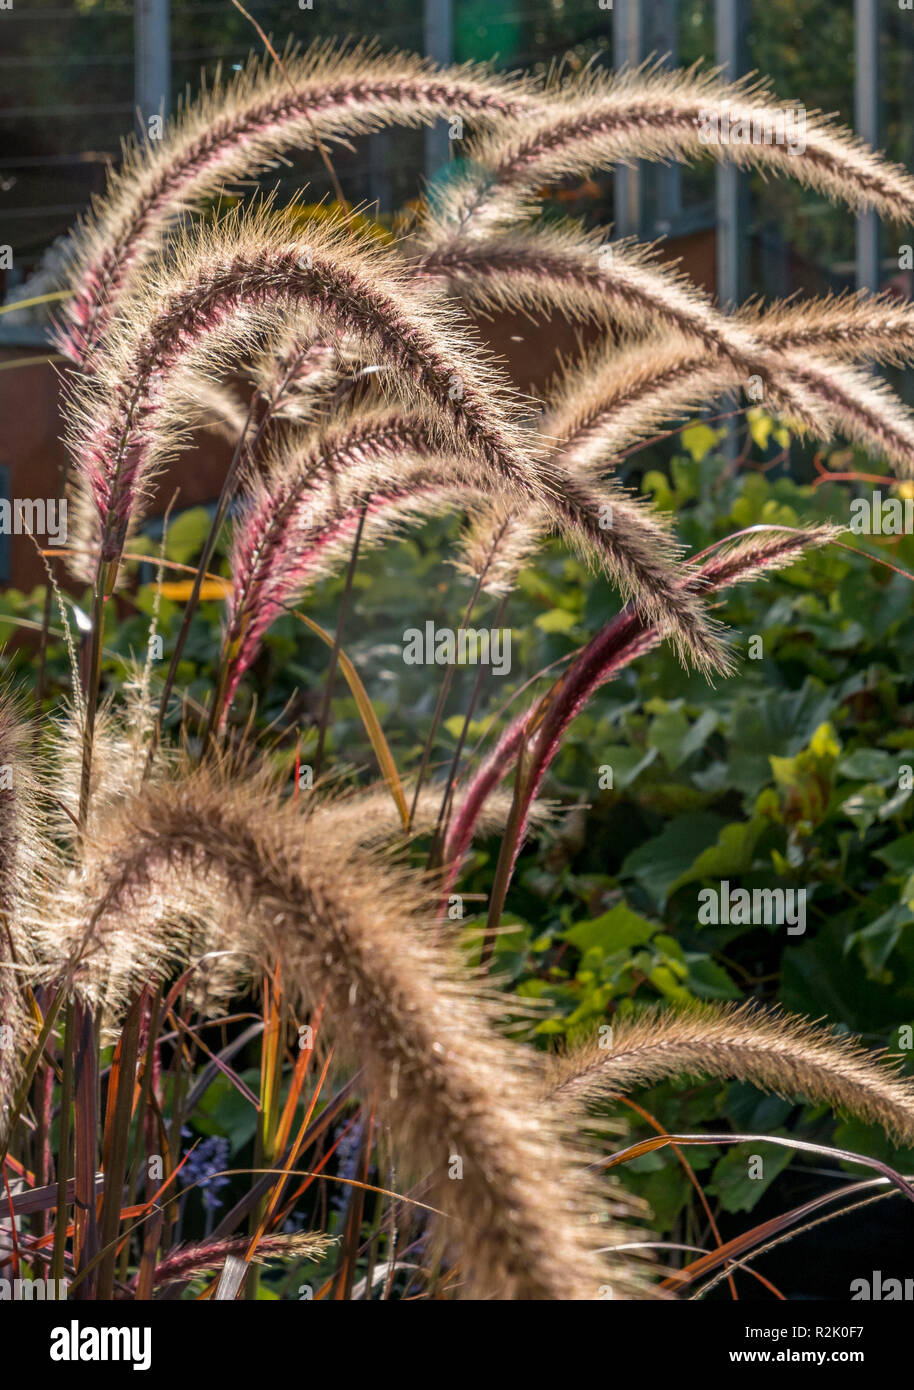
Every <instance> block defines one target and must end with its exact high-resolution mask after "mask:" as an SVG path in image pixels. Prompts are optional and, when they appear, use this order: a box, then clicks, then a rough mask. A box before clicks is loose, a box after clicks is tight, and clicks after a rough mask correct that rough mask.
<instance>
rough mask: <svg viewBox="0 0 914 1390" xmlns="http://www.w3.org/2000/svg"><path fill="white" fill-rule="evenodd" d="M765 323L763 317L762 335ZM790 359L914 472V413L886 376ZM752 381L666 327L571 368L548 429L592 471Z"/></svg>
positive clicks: (901, 466)
mask: <svg viewBox="0 0 914 1390" xmlns="http://www.w3.org/2000/svg"><path fill="white" fill-rule="evenodd" d="M764 331H765V330H764V325H759V336H760V337H763V334H764ZM782 358H783V370H784V372H785V373H789V374H790V375H791V376H792V377H793V378H794V380H795V381H796V382H797V384H798V385H799V386H801V387H803V388H804V389H805V390H807V391H808V392H809V393H810V394H814V395H815V396H816V398H817V400H818V401H819V402H820V404H821V406H822V409H823V412H824V414H825V416H826V419H827V421H828V422H829V424H830V426H831V428H832V430H834V431H836V432H840V433H841V434H843V435H845V436H846V437H847V438H848V439H851V440H853V441H854V442H855V443H860V444H862V445H864V446H865V447H867V448H869V449H871V450H872V451H873V452H874V453H875V454H876V455H877V456H879V457H883V458H886V459H887V460H888V461H889V462H890V463H892V464H893V465H894V466H895V467H896V468H898V470H899V471H900V472H902V473H904V474H907V473H909V472H910V471H911V470H912V467H914V417H912V415H911V412H910V411H909V410H908V409H907V407H906V406H904V405H903V404H902V403H901V402H900V401H899V400H898V398H897V397H896V396H895V395H894V394H893V393H892V392H891V391H890V390H889V388H888V387H887V386H886V385H885V383H884V382H879V381H878V380H875V381H874V380H873V378H872V377H870V376H869V375H868V374H867V373H865V372H862V371H858V370H855V369H854V368H853V367H851V366H848V365H847V364H845V363H842V362H831V361H828V360H827V359H825V358H815V357H812V356H810V355H809V354H808V353H806V352H803V351H800V350H798V351H797V352H795V353H794V352H790V351H784V352H783V353H782ZM744 384H745V382H744V381H743V379H742V378H741V376H740V375H739V373H737V372H736V371H735V370H734V369H733V368H732V367H731V366H729V365H728V364H727V363H724V362H720V361H718V362H713V361H709V360H708V357H707V355H706V354H705V353H702V352H696V351H695V349H694V348H693V347H691V346H690V344H689V342H688V340H687V339H683V338H681V337H675V336H672V335H665V336H664V337H663V338H662V339H659V338H658V339H656V340H653V341H648V342H646V343H643V344H640V345H638V346H636V347H633V348H630V349H626V350H624V351H621V352H619V351H618V350H617V351H611V350H608V349H605V348H604V349H598V350H597V351H595V352H593V353H591V354H589V355H588V356H587V357H585V359H584V360H583V362H582V363H580V364H578V365H577V366H575V367H573V368H572V369H571V370H570V371H569V372H568V373H567V374H566V376H565V378H564V381H563V382H562V383H561V385H560V386H559V388H558V390H557V391H556V392H555V394H554V396H553V397H552V401H551V406H552V408H551V411H550V413H549V415H548V416H547V418H546V420H545V421H544V424H543V430H544V433H548V434H549V435H550V436H551V437H553V438H554V440H555V442H556V443H555V447H556V448H557V449H558V450H559V451H560V454H561V457H562V459H563V461H564V462H565V464H566V465H567V466H568V467H569V468H572V469H574V470H581V471H583V472H584V473H585V474H590V473H591V472H593V471H594V470H596V471H599V470H601V469H603V468H606V467H610V466H611V465H612V463H613V461H614V460H615V459H616V458H617V456H618V455H619V454H620V453H622V452H623V451H624V450H627V449H631V448H632V447H633V446H634V445H636V444H637V443H638V442H640V441H642V440H644V439H646V438H649V437H650V436H651V435H652V434H654V433H656V431H657V430H658V428H660V427H661V426H662V425H663V424H664V423H666V422H668V421H670V420H672V419H675V418H677V417H682V416H687V415H688V414H690V413H691V412H693V411H694V410H695V409H696V407H697V406H699V405H701V404H704V403H706V402H708V401H710V400H713V399H714V398H715V397H717V396H720V395H722V394H725V393H727V392H729V391H736V390H739V388H740V387H741V386H743V385H744ZM826 437H828V436H826Z"/></svg>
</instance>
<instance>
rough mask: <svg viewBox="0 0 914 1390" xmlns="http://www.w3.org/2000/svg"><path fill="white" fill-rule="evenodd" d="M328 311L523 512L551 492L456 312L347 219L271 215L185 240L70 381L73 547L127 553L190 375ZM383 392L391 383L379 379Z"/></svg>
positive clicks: (219, 370)
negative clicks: (520, 501) (90, 365)
mask: <svg viewBox="0 0 914 1390" xmlns="http://www.w3.org/2000/svg"><path fill="white" fill-rule="evenodd" d="M302 307H308V308H311V309H314V310H319V311H320V312H321V313H322V314H323V316H324V319H325V321H326V323H327V325H328V326H331V325H332V326H333V327H334V329H335V330H336V331H337V332H339V333H341V334H343V335H344V336H345V335H354V336H356V337H358V338H360V339H361V341H362V342H363V344H366V345H368V346H369V348H370V351H371V352H372V353H374V354H376V359H377V360H378V361H380V362H383V363H385V364H386V365H388V366H390V367H392V368H393V369H394V371H395V376H396V387H397V391H398V392H399V393H404V392H407V393H409V394H410V395H411V397H412V399H413V400H414V401H421V403H422V405H423V407H424V409H425V411H426V412H427V418H428V419H429V420H430V421H433V422H434V424H435V426H436V427H437V429H438V430H439V432H440V436H441V438H442V441H443V442H446V443H447V444H449V445H450V446H451V448H452V449H453V450H454V451H456V452H460V453H462V454H465V455H466V456H468V457H471V458H473V459H474V460H476V461H477V462H478V463H480V464H481V465H482V466H484V467H487V468H489V469H491V470H492V472H493V474H494V475H495V476H496V477H497V478H498V479H499V481H500V482H501V483H502V484H503V485H504V486H507V487H509V488H514V489H516V491H517V493H518V495H519V496H525V497H527V498H528V499H533V500H535V499H537V498H540V497H542V496H543V495H544V494H545V493H546V491H547V483H546V482H545V480H544V478H543V475H542V472H541V470H540V469H539V468H538V466H537V463H536V449H535V447H534V441H533V439H532V437H531V435H530V433H529V431H525V432H522V431H521V428H520V422H519V418H518V397H517V394H516V392H514V391H513V389H511V388H510V386H509V383H508V382H507V379H506V378H505V377H504V375H503V374H502V372H501V370H500V369H499V368H497V367H496V365H495V363H494V362H493V360H492V359H491V357H490V356H489V355H488V354H487V353H486V352H485V351H484V350H483V349H482V348H481V346H480V344H479V341H478V338H476V336H475V335H474V334H473V333H472V332H471V331H470V329H469V327H468V324H467V321H466V320H465V319H464V318H463V317H462V316H461V315H460V314H459V312H458V311H457V309H456V308H455V307H454V306H452V305H449V304H446V303H444V302H441V301H438V300H432V299H431V298H430V297H429V296H427V295H424V296H421V297H417V296H416V295H415V294H414V293H412V292H411V291H410V290H409V286H408V277H407V276H406V274H405V271H404V269H403V267H402V264H401V263H399V262H398V261H397V260H396V259H395V258H394V257H392V256H391V255H390V253H389V252H387V251H385V250H384V249H383V248H381V247H379V246H378V245H377V244H376V243H374V242H371V241H370V240H369V239H367V238H365V237H362V238H359V237H357V236H354V235H353V233H352V232H351V230H350V229H349V228H348V227H347V225H346V223H345V222H344V221H342V220H333V219H328V220H326V221H323V222H320V223H318V222H313V223H308V224H306V225H305V226H301V225H300V224H299V223H293V221H292V220H290V218H289V217H288V215H286V214H283V213H280V212H274V211H272V210H271V209H269V208H266V209H262V210H259V211H256V212H254V213H250V212H243V213H239V214H237V215H236V214H230V215H229V216H228V217H226V218H225V219H224V220H223V221H222V222H220V223H218V224H217V225H216V226H215V227H206V228H199V229H195V230H193V231H191V232H188V233H186V234H185V235H184V236H183V237H182V239H181V240H180V242H179V243H178V244H177V246H176V248H175V250H174V253H173V254H172V255H170V256H167V257H163V258H162V259H160V260H159V261H157V262H155V263H154V264H153V266H152V267H151V268H150V269H149V271H148V272H147V273H146V274H144V276H143V277H141V280H140V282H139V284H138V287H137V289H136V292H135V294H134V295H132V296H131V297H130V298H129V301H128V300H125V303H124V313H123V315H122V316H121V317H120V318H119V320H118V323H117V327H116V329H113V330H112V332H111V333H110V334H109V336H108V338H107V339H106V344H105V351H104V355H103V357H101V358H100V359H99V361H98V362H97V364H96V372H95V375H94V376H93V377H92V378H91V379H86V378H79V379H77V380H75V381H74V382H73V383H72V384H71V396H70V401H69V406H70V418H71V421H72V424H71V430H70V438H69V443H70V448H71V452H72V455H73V458H74V461H75V464H76V468H77V473H78V476H79V480H80V490H79V493H78V498H77V507H76V509H75V510H76V512H77V522H76V524H75V525H74V527H73V528H72V529H73V531H74V538H73V544H74V548H75V549H76V550H77V551H78V552H79V553H80V555H82V556H83V557H92V556H93V555H100V558H101V561H102V563H104V564H107V565H111V564H113V563H114V562H115V561H116V560H117V559H118V558H119V556H120V554H121V551H122V548H123V544H124V540H125V538H126V536H127V535H128V534H129V532H130V530H131V528H132V527H133V526H135V524H136V522H137V520H138V517H139V515H140V512H141V509H142V506H143V503H144V500H145V498H146V497H147V496H148V493H149V491H150V488H151V485H152V481H153V479H154V477H155V475H156V472H157V470H158V469H159V468H160V467H161V465H162V463H163V462H164V460H165V459H167V458H168V457H169V456H170V455H171V454H172V453H173V452H174V450H175V448H176V447H177V444H178V443H179V442H180V440H181V438H182V437H183V436H184V434H185V433H186V423H185V421H184V419H183V417H182V416H181V414H180V411H179V410H177V409H176V408H175V404H174V393H175V390H176V389H177V392H178V394H179V396H180V394H181V381H182V376H183V375H184V373H186V372H191V373H194V374H196V373H199V372H205V373H208V374H211V375H214V376H217V377H218V376H221V375H223V374H224V373H225V372H226V371H227V370H229V369H230V368H231V367H232V366H233V365H234V364H235V362H236V361H237V359H238V357H239V356H240V355H243V354H244V352H245V351H246V350H247V349H248V348H250V347H252V346H253V345H254V343H255V342H256V341H257V340H258V339H260V338H261V337H262V335H263V334H264V333H265V332H268V331H270V330H272V329H276V328H278V327H279V326H280V325H281V323H282V320H283V316H284V314H286V313H288V312H290V311H298V310H300V309H301V308H302ZM382 385H383V382H382Z"/></svg>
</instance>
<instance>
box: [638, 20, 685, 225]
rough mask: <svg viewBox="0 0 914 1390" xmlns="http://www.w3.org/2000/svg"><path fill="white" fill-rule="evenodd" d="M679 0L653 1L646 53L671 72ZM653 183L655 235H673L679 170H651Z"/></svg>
mask: <svg viewBox="0 0 914 1390" xmlns="http://www.w3.org/2000/svg"><path fill="white" fill-rule="evenodd" d="M678 20H679V0H654V5H653V8H652V10H651V14H650V21H649V22H650V32H649V37H648V40H647V42H646V44H645V49H646V51H647V52H648V53H654V54H655V55H656V56H657V57H658V58H662V59H664V63H665V66H667V67H671V68H674V67H675V66H676V64H677V62H678V61H679V23H678ZM651 169H652V172H653V175H654V178H655V181H656V190H657V198H656V208H655V217H654V224H655V225H654V233H653V234H654V235H658V236H669V235H670V233H671V232H675V229H676V226H677V224H678V222H679V219H680V217H681V215H682V169H681V166H680V165H678V164H676V163H675V162H674V163H672V164H669V165H663V164H654V165H652V166H651Z"/></svg>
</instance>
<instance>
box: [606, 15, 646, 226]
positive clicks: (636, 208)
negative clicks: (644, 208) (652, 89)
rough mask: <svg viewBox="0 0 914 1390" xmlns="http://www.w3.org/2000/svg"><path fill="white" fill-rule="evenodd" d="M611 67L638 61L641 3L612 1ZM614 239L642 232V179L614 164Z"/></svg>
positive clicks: (632, 63)
mask: <svg viewBox="0 0 914 1390" xmlns="http://www.w3.org/2000/svg"><path fill="white" fill-rule="evenodd" d="M612 13H613V67H614V68H615V69H616V70H617V71H618V69H619V68H622V67H633V66H635V65H636V64H637V63H639V62H640V61H641V0H614V4H613V12H612ZM613 210H614V221H615V227H614V230H615V235H616V236H617V237H623V236H637V235H638V232H639V231H640V229H641V176H640V171H639V169H638V166H637V165H635V166H634V167H632V168H629V167H626V166H625V165H622V164H617V165H616V167H615V170H614V172H613Z"/></svg>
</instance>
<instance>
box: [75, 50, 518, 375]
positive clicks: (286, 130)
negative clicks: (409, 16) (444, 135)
mask: <svg viewBox="0 0 914 1390" xmlns="http://www.w3.org/2000/svg"><path fill="white" fill-rule="evenodd" d="M533 92H535V84H533V83H531V82H529V81H524V80H520V79H516V78H504V77H496V76H494V75H493V74H492V73H490V72H488V71H486V70H485V69H484V68H481V67H477V66H473V65H467V66H465V67H457V68H448V69H443V70H442V69H439V68H437V67H436V66H435V65H434V64H433V63H431V62H429V61H426V60H424V59H421V58H417V57H412V56H409V55H406V54H402V53H379V52H378V51H377V49H376V47H375V45H373V44H359V45H355V46H351V45H349V46H347V45H342V46H341V45H337V44H333V43H326V42H319V43H316V44H314V45H313V46H312V47H311V48H310V49H309V50H308V52H307V53H305V54H304V55H300V56H296V55H295V54H294V53H287V54H286V56H285V57H284V59H283V62H282V66H281V68H280V67H277V66H274V65H273V64H272V63H263V62H260V61H259V60H257V59H252V60H251V61H250V62H249V63H248V65H247V67H246V68H245V70H244V71H243V72H241V73H239V74H238V76H237V77H233V78H232V80H231V81H230V82H228V83H225V84H223V83H221V82H219V81H217V83H216V85H215V86H214V87H213V88H212V89H211V90H210V91H208V92H207V91H204V92H203V93H202V94H201V95H200V96H198V97H197V98H196V99H195V100H194V101H193V102H191V103H190V104H189V105H187V106H186V107H185V108H184V109H183V111H181V112H180V114H179V115H178V117H177V118H176V119H175V120H174V121H171V122H169V123H168V125H167V127H166V129H165V131H164V133H163V138H161V139H154V140H148V141H143V142H142V143H136V142H132V143H130V144H128V145H127V147H126V150H125V158H124V161H123V163H122V165H121V167H120V169H119V170H118V172H117V173H116V174H114V175H113V176H112V178H111V179H110V180H109V184H108V189H107V191H106V193H105V196H104V198H102V199H100V200H98V201H97V202H96V204H95V206H94V207H93V210H92V213H91V215H90V216H89V217H88V218H87V219H86V220H85V221H84V223H83V224H82V225H81V226H80V227H78V228H77V231H76V232H75V233H74V237H73V243H72V247H71V260H72V266H71V271H70V276H69V288H70V289H71V290H72V292H73V299H72V300H71V301H70V302H69V303H68V304H67V306H66V310H65V316H64V321H63V323H62V325H61V328H60V330H59V333H58V343H59V346H60V349H61V351H63V352H64V353H66V354H67V356H69V357H70V358H71V360H73V361H74V362H77V363H79V364H80V365H82V366H84V367H89V366H91V367H94V357H95V354H96V352H97V350H98V346H99V343H100V341H101V339H102V338H103V336H104V334H105V332H106V331H107V328H108V327H109V326H110V323H111V322H112V320H113V318H114V317H115V315H116V314H117V313H119V312H120V310H121V305H120V300H121V297H122V296H123V294H124V291H125V289H127V288H128V286H129V285H130V282H131V280H132V279H133V277H134V276H135V274H136V271H137V269H138V268H139V267H140V266H142V265H143V263H144V262H145V261H146V260H148V259H149V257H150V256H151V255H152V254H154V253H155V251H156V250H157V248H158V246H159V243H160V241H161V238H162V236H163V233H164V232H165V231H166V230H167V229H168V227H169V225H170V224H171V223H172V222H174V220H175V219H176V218H177V217H179V216H180V215H181V214H183V213H184V212H185V211H186V210H187V209H188V208H193V207H194V206H196V205H197V204H198V203H199V202H200V201H201V200H202V199H204V198H206V197H208V196H212V195H214V194H217V193H219V191H220V190H221V189H222V188H223V187H224V186H225V185H230V184H232V183H235V182H237V181H238V180H239V179H244V178H249V177H250V176H251V175H252V174H256V173H258V172H259V171H260V170H262V169H264V168H266V167H268V166H271V165H274V164H275V162H276V157H277V156H278V155H281V154H282V152H283V151H284V150H287V149H299V150H302V149H313V148H315V146H318V147H320V146H322V145H323V146H326V145H333V144H335V143H339V142H341V141H345V140H346V138H347V137H350V136H354V135H360V134H364V133H367V132H369V131H373V130H381V129H383V128H384V127H385V126H395V125H401V126H422V125H428V124H431V123H432V122H433V121H435V120H436V119H439V118H441V117H447V118H448V119H449V120H452V119H453V118H454V117H455V116H460V117H463V118H465V119H467V120H468V121H470V122H482V123H489V122H492V121H493V120H498V119H500V118H503V117H505V116H513V115H516V114H518V113H519V112H520V111H522V110H526V109H527V108H528V107H529V106H530V104H531V94H532V93H533Z"/></svg>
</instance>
